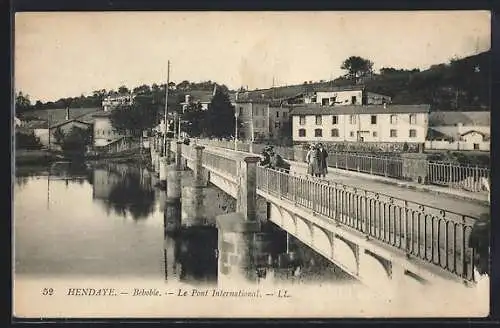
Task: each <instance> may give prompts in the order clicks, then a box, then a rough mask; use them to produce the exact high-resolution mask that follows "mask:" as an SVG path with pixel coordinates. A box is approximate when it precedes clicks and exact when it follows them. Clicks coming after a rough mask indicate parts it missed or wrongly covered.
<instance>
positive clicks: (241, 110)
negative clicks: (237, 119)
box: [240, 107, 243, 116]
mask: <svg viewBox="0 0 500 328" xmlns="http://www.w3.org/2000/svg"><path fill="white" fill-rule="evenodd" d="M241 114H243V107H240V116H241Z"/></svg>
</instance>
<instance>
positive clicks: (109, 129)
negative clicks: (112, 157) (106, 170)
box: [92, 111, 124, 147]
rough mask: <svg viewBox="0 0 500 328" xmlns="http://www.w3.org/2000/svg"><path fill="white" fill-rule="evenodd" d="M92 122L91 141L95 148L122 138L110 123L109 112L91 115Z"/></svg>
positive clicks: (121, 134)
mask: <svg viewBox="0 0 500 328" xmlns="http://www.w3.org/2000/svg"><path fill="white" fill-rule="evenodd" d="M92 117H93V120H94V133H93V140H94V146H95V147H103V146H106V145H108V144H110V143H112V142H113V141H115V140H118V139H120V138H121V137H123V136H124V134H123V133H120V132H118V131H117V130H116V129H115V128H114V127H113V124H112V123H111V112H110V111H108V112H106V111H101V112H97V113H94V114H92Z"/></svg>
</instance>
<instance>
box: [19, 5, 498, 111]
mask: <svg viewBox="0 0 500 328" xmlns="http://www.w3.org/2000/svg"><path fill="white" fill-rule="evenodd" d="M490 29H491V28H490V13H489V12H487V11H434V12H431V11H421V12H415V11H413V12H338V11H337V12H333V11H331V12H293V11H289V12H50V13H49V12H47V13H43V12H38V13H17V14H16V16H15V32H14V33H15V36H14V37H15V41H14V43H15V46H14V70H15V71H14V86H15V90H16V92H17V91H22V92H23V93H24V94H28V95H29V96H30V99H31V101H32V103H34V102H35V101H36V100H41V101H44V102H45V101H55V100H57V99H59V98H61V97H74V96H79V95H81V94H84V95H87V94H90V93H91V92H92V91H93V90H98V89H107V90H109V89H114V90H116V89H117V88H118V87H119V86H121V85H126V86H127V87H129V88H133V87H136V86H139V85H141V84H148V85H151V84H153V83H157V84H164V83H166V80H167V60H170V62H171V69H170V81H174V82H176V83H179V82H181V81H182V80H189V81H207V80H212V81H216V82H217V83H221V84H225V85H227V86H228V87H229V88H234V89H235V88H239V87H241V86H248V88H249V89H250V90H253V89H256V88H268V87H271V86H272V84H273V80H274V84H275V85H291V84H300V83H303V82H304V81H310V80H311V81H319V80H329V79H331V78H336V77H338V76H340V75H342V74H344V73H345V72H344V71H342V70H341V69H340V66H341V64H342V61H343V60H345V59H346V58H348V57H349V56H353V55H357V56H361V57H364V58H367V59H370V60H371V61H373V62H374V69H375V70H378V69H380V68H381V67H394V68H406V69H413V68H419V69H426V68H428V67H430V66H431V65H434V64H439V63H445V62H449V60H450V59H452V58H462V57H466V56H470V55H473V54H475V53H478V52H483V51H486V50H488V49H489V48H490Z"/></svg>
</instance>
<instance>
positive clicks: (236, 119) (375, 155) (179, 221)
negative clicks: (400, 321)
mask: <svg viewBox="0 0 500 328" xmlns="http://www.w3.org/2000/svg"><path fill="white" fill-rule="evenodd" d="M12 26H13V30H14V32H13V36H14V42H13V55H12V58H13V66H14V76H13V81H14V86H13V91H12V92H13V100H14V101H13V104H12V113H13V115H12V122H11V124H12V131H13V134H14V135H13V136H12V144H11V152H12V154H14V156H12V157H13V160H14V168H13V171H12V175H13V177H14V176H15V179H13V184H12V195H13V197H12V208H13V211H12V213H13V214H12V219H11V220H12V231H11V234H12V271H13V272H12V276H13V279H12V286H13V291H12V295H13V302H12V303H13V305H12V306H13V308H12V315H13V316H14V317H15V318H18V319H30V318H38V319H40V318H55V319H62V318H87V319H89V318H90V319H92V318H95V319H99V318H105V319H106V318H138V319H141V318H166V319H168V318H180V319H190V318H207V319H208V318H406V317H407V318H419V317H427V318H431V317H432V318H460V317H463V318H465V317H468V318H470V317H486V316H488V314H489V312H490V278H489V277H490V266H491V264H490V183H491V178H490V174H491V173H490V135H491V131H490V129H491V121H490V113H491V109H490V89H491V53H490V47H491V14H490V12H489V11H458V10H457V11H372V12H370V11H281V12H280V11H171V12H169V11H157V12H152V11H151V12H147V11H137V12H134V11H123V12H119V11H108V12H18V13H15V15H14V16H13V24H12Z"/></svg>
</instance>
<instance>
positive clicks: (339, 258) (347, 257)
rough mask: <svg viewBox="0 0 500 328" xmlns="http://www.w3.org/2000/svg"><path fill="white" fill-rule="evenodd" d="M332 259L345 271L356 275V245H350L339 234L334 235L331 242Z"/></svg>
mask: <svg viewBox="0 0 500 328" xmlns="http://www.w3.org/2000/svg"><path fill="white" fill-rule="evenodd" d="M333 249H334V251H333V259H334V260H335V262H337V264H338V265H340V266H341V268H342V269H344V270H345V271H347V273H349V274H352V275H355V276H357V275H358V254H357V246H355V245H351V244H350V243H349V242H348V241H346V240H345V239H344V238H342V237H340V236H335V238H334V242H333Z"/></svg>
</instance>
